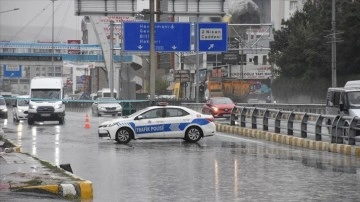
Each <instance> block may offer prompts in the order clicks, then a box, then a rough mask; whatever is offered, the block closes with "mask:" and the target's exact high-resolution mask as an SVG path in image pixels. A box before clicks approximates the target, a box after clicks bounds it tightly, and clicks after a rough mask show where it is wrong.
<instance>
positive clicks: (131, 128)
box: [98, 105, 216, 144]
mask: <svg viewBox="0 0 360 202" xmlns="http://www.w3.org/2000/svg"><path fill="white" fill-rule="evenodd" d="M213 120H214V117H213V116H211V115H204V114H201V113H199V112H197V111H194V110H192V109H189V108H187V107H182V106H170V105H161V106H151V107H147V108H145V109H142V110H140V111H137V112H135V113H133V114H131V115H129V116H127V117H122V118H117V119H114V120H111V121H106V122H104V123H101V124H100V126H99V128H98V134H99V137H110V139H112V140H116V141H117V142H118V143H123V144H124V143H128V142H129V141H130V140H131V139H176V138H178V139H184V140H185V141H187V142H197V141H199V140H200V139H201V138H203V137H207V136H212V135H214V134H215V131H216V126H215V123H214V122H213Z"/></svg>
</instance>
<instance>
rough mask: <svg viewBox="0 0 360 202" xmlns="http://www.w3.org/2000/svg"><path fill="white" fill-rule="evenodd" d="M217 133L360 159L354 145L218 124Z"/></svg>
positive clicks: (357, 148)
mask: <svg viewBox="0 0 360 202" xmlns="http://www.w3.org/2000/svg"><path fill="white" fill-rule="evenodd" d="M216 131H219V132H226V133H230V134H235V135H240V136H245V137H251V138H256V139H262V140H267V141H271V142H276V143H280V144H286V145H291V146H296V147H301V148H305V149H312V150H317V151H328V152H333V153H339V154H344V155H348V156H357V157H360V147H359V146H354V145H344V144H332V143H329V142H322V141H315V140H309V139H305V138H301V137H294V136H290V135H285V134H279V133H273V132H268V131H262V130H257V129H251V128H242V127H239V126H229V125H222V124H216Z"/></svg>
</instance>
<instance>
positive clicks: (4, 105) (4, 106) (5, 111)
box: [0, 96, 8, 119]
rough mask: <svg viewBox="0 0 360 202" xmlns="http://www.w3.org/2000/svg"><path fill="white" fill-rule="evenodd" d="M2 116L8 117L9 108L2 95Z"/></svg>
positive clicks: (0, 106)
mask: <svg viewBox="0 0 360 202" xmlns="http://www.w3.org/2000/svg"><path fill="white" fill-rule="evenodd" d="M0 118H2V119H7V118H8V109H7V106H6V102H5V99H4V97H3V96H0Z"/></svg>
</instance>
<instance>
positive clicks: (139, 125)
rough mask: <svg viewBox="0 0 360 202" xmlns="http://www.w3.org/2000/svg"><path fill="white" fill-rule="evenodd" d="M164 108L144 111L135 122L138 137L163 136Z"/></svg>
mask: <svg viewBox="0 0 360 202" xmlns="http://www.w3.org/2000/svg"><path fill="white" fill-rule="evenodd" d="M163 112H164V110H163V108H157V109H152V110H149V111H147V112H144V113H142V114H141V115H139V116H141V119H139V120H137V121H136V123H135V136H136V138H161V137H163V132H164V117H163Z"/></svg>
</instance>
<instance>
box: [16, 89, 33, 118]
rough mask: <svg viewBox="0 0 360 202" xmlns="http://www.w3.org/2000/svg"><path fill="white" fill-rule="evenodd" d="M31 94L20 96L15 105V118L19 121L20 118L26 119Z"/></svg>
mask: <svg viewBox="0 0 360 202" xmlns="http://www.w3.org/2000/svg"><path fill="white" fill-rule="evenodd" d="M29 99H30V96H29V95H21V96H18V97H17V98H16V100H15V103H14V105H13V120H14V122H19V121H20V120H26V119H27V117H28V110H29Z"/></svg>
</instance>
